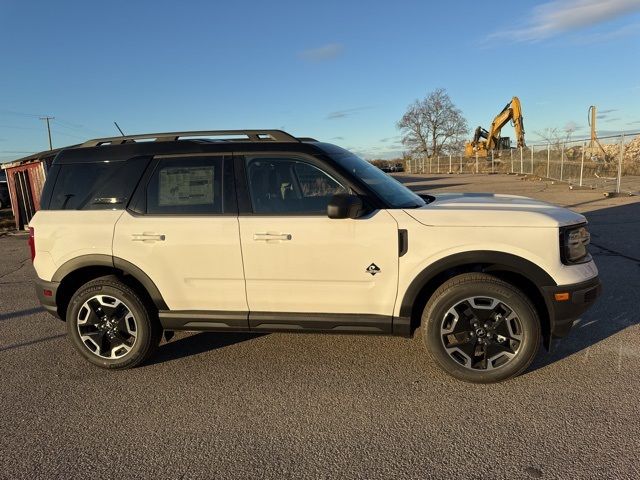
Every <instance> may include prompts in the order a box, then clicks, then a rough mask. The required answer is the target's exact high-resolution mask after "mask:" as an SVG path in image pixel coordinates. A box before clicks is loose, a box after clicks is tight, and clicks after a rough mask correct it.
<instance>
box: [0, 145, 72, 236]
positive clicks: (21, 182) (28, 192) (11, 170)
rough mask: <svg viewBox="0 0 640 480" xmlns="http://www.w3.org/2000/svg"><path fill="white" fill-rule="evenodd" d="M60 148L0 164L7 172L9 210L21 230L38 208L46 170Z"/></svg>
mask: <svg viewBox="0 0 640 480" xmlns="http://www.w3.org/2000/svg"><path fill="white" fill-rule="evenodd" d="M59 150H60V149H57V150H51V151H46V152H41V153H36V154H34V155H31V156H29V157H25V158H21V159H20V160H16V161H14V162H10V163H4V164H2V169H3V170H5V172H6V174H7V186H8V187H9V197H10V198H11V210H12V212H13V217H14V219H15V222H16V228H17V229H19V230H21V229H24V228H26V227H27V226H28V225H29V221H30V220H31V218H32V217H33V216H34V215H35V213H36V212H37V211H38V210H39V209H40V197H41V195H42V189H43V188H44V181H45V179H46V178H47V171H48V170H49V167H50V166H51V162H52V161H53V158H54V157H55V156H56V154H57V153H58V151H59Z"/></svg>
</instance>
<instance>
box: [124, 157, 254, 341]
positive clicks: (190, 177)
mask: <svg viewBox="0 0 640 480" xmlns="http://www.w3.org/2000/svg"><path fill="white" fill-rule="evenodd" d="M113 252H114V256H115V257H118V258H121V259H124V260H126V261H128V262H131V263H133V264H134V265H135V266H136V267H138V268H140V269H141V270H143V271H144V272H145V273H146V274H147V275H148V276H149V277H150V278H151V280H152V281H153V282H154V283H155V284H156V286H157V287H158V289H159V290H160V293H161V294H162V296H163V298H164V300H165V302H166V304H167V305H168V307H169V309H170V310H172V311H174V314H180V313H182V314H183V315H184V317H185V318H190V317H193V318H199V319H200V321H203V319H206V318H209V319H210V320H211V321H210V325H209V326H210V327H218V328H224V327H225V326H227V327H228V328H231V329H238V328H246V327H247V311H248V307H247V301H246V294H245V284H244V275H243V269H242V257H241V252H240V237H239V228H238V218H237V207H236V198H235V191H234V182H233V165H232V162H231V157H224V156H223V155H210V154H207V155H189V156H163V157H156V158H155V159H154V160H153V162H152V165H151V166H150V169H149V170H148V172H147V174H146V176H145V178H143V180H142V182H141V185H140V186H139V187H138V190H137V191H136V194H135V197H134V199H133V200H132V203H131V205H130V209H129V210H128V211H125V213H124V214H123V215H122V217H121V218H120V220H119V221H118V223H117V225H116V229H115V236H114V242H113ZM196 327H197V326H196Z"/></svg>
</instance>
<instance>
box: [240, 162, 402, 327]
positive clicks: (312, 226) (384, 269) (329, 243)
mask: <svg viewBox="0 0 640 480" xmlns="http://www.w3.org/2000/svg"><path fill="white" fill-rule="evenodd" d="M244 162H245V170H246V177H247V182H248V190H249V192H248V193H249V195H250V201H251V206H252V213H251V214H242V212H241V214H240V217H239V222H240V239H241V244H242V256H243V261H244V269H245V280H246V287H247V300H248V304H249V311H250V314H249V321H250V326H251V328H252V329H257V330H259V329H269V330H274V329H292V330H300V329H311V330H338V331H339V330H349V331H357V330H362V331H384V332H389V331H390V330H391V317H392V314H393V307H394V302H395V297H396V290H397V282H398V227H397V223H396V221H395V220H394V218H393V217H392V216H391V215H390V214H389V213H388V212H387V211H385V210H377V211H373V212H370V213H369V214H367V215H365V216H363V217H361V218H357V219H330V218H328V217H327V214H326V209H327V203H328V202H329V199H330V198H331V197H332V195H334V194H335V193H340V192H345V191H347V190H348V187H347V186H346V185H344V184H343V183H344V182H341V181H339V180H338V179H336V178H335V177H333V176H331V175H329V174H328V173H326V172H325V171H324V170H323V169H322V165H321V164H319V163H318V162H316V161H314V159H307V158H297V157H288V156H286V155H276V156H274V155H264V156H260V155H257V156H247V157H245V158H244Z"/></svg>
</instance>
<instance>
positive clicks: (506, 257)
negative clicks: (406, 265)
mask: <svg viewBox="0 0 640 480" xmlns="http://www.w3.org/2000/svg"><path fill="white" fill-rule="evenodd" d="M472 264H481V265H488V266H489V267H490V268H488V269H485V270H484V271H486V272H491V270H503V271H508V272H514V273H518V274H520V275H524V276H525V277H527V278H528V279H529V280H531V282H533V283H534V284H535V285H536V286H537V287H538V289H539V290H540V291H541V292H542V290H541V289H542V287H548V286H556V285H557V283H556V282H555V281H554V280H553V278H551V276H550V275H549V274H548V273H547V272H545V271H544V270H543V269H542V268H540V267H539V266H538V265H536V264H535V263H533V262H531V261H530V260H527V259H525V258H522V257H519V256H517V255H513V254H510V253H505V252H496V251H491V250H473V251H469V252H462V253H456V254H454V255H450V256H448V257H445V258H442V259H440V260H437V261H436V262H434V263H432V264H431V265H429V266H427V267H426V268H425V269H424V270H422V271H421V272H420V273H419V274H418V275H417V276H416V277H415V278H414V279H413V281H412V282H411V283H410V284H409V287H408V288H407V290H406V291H405V293H404V296H403V297H402V303H401V304H400V317H411V314H412V311H413V305H414V303H415V302H416V300H417V298H418V295H419V294H420V292H421V291H422V289H423V288H424V287H425V285H427V284H428V283H429V282H430V281H431V280H433V279H434V278H436V277H437V276H438V275H440V274H442V273H444V272H446V271H447V270H451V269H455V268H456V267H462V266H464V265H472Z"/></svg>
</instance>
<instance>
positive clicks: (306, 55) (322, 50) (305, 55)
mask: <svg viewBox="0 0 640 480" xmlns="http://www.w3.org/2000/svg"><path fill="white" fill-rule="evenodd" d="M343 51H344V45H342V44H341V43H329V44H327V45H323V46H321V47H318V48H310V49H308V50H303V51H302V52H300V55H299V56H300V58H302V59H303V60H309V61H311V62H321V61H323V60H331V59H332V58H336V57H337V56H338V55H340V54H341V53H342V52H343Z"/></svg>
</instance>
